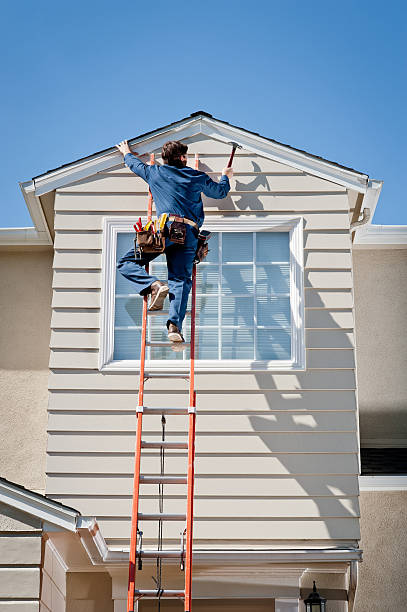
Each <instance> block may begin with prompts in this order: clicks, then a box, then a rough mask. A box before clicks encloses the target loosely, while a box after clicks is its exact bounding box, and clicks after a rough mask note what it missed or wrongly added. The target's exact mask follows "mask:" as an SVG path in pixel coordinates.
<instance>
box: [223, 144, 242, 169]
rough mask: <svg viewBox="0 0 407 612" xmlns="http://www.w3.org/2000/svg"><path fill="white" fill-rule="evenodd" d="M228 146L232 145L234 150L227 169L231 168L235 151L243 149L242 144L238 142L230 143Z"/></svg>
mask: <svg viewBox="0 0 407 612" xmlns="http://www.w3.org/2000/svg"><path fill="white" fill-rule="evenodd" d="M228 144H230V145H232V147H233V148H232V153H231V154H230V157H229V161H228V165H227V166H226V168H231V166H232V162H233V158H234V156H235V151H236V149H241V148H242V146H241V145H240V144H237V142H229V143H228Z"/></svg>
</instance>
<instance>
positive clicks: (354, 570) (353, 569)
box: [348, 561, 359, 612]
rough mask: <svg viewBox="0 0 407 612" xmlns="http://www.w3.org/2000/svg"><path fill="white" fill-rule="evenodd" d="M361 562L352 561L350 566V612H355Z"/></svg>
mask: <svg viewBox="0 0 407 612" xmlns="http://www.w3.org/2000/svg"><path fill="white" fill-rule="evenodd" d="M358 577H359V562H358V561H351V562H350V566H349V587H348V591H349V592H348V612H353V608H354V605H355V600H356V590H357V588H358Z"/></svg>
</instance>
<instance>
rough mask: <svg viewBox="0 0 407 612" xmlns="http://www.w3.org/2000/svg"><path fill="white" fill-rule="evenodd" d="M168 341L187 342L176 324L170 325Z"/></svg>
mask: <svg viewBox="0 0 407 612" xmlns="http://www.w3.org/2000/svg"><path fill="white" fill-rule="evenodd" d="M168 340H170V342H185V340H184V337H183V335H182V334H181V332H180V330H179V329H178V327H177V326H176V325H174V323H169V324H168Z"/></svg>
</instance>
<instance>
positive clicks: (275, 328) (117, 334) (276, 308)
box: [101, 217, 304, 371]
mask: <svg viewBox="0 0 407 612" xmlns="http://www.w3.org/2000/svg"><path fill="white" fill-rule="evenodd" d="M205 227H207V228H208V229H210V230H211V231H212V232H213V234H212V237H211V240H210V242H209V246H210V253H209V256H208V257H207V259H206V260H205V262H203V263H201V264H199V265H198V266H197V318H196V324H197V336H196V340H197V350H196V356H197V359H198V361H197V370H201V371H202V370H206V371H211V370H214V369H219V370H230V371H233V370H248V369H258V370H259V369H260V370H270V369H271V370H273V369H279V370H281V369H303V367H304V340H303V335H304V331H303V303H302V302H303V281H302V220H301V219H300V218H295V219H293V218H285V217H284V218H283V217H279V218H276V217H274V218H266V219H253V218H251V219H244V218H236V219H230V220H229V219H226V220H225V219H211V218H210V217H209V219H207V222H206V224H205ZM133 240H134V231H133V229H132V220H130V219H112V218H107V219H105V241H104V283H103V299H102V302H103V306H104V307H103V315H102V333H103V338H102V350H101V367H102V369H111V370H128V369H137V367H138V359H139V351H140V339H141V322H142V298H141V297H140V296H139V295H137V294H134V292H133V285H132V283H131V282H130V281H128V280H127V279H125V278H124V277H123V276H122V275H121V274H120V273H119V272H117V271H116V261H117V259H118V258H119V257H120V256H121V255H122V254H123V253H125V252H126V251H127V250H128V249H129V248H131V247H132V244H133ZM150 269H151V272H152V273H153V274H154V275H155V276H157V277H158V278H160V279H162V280H165V279H166V263H165V256H160V257H158V258H157V259H156V260H154V261H153V262H152V263H151V264H150ZM188 319H189V317H187V318H186V319H185V323H184V335H185V338H186V340H187V341H188V340H189V320H188ZM166 320H167V317H166V316H165V315H160V314H159V313H157V314H156V315H154V316H150V317H149V326H148V327H149V329H148V340H149V341H154V342H166V341H167V337H166V327H165V323H166ZM146 359H147V361H148V363H147V367H148V368H149V369H150V370H151V371H152V370H154V369H155V368H156V369H160V368H162V367H163V365H164V362H165V367H166V368H170V369H173V370H174V371H176V370H177V369H181V368H185V364H184V365H183V362H184V360H186V359H189V348H188V347H187V348H186V349H185V351H183V352H180V353H178V352H173V351H172V350H171V348H170V347H166V346H153V347H147V349H146Z"/></svg>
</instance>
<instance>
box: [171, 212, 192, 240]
mask: <svg viewBox="0 0 407 612" xmlns="http://www.w3.org/2000/svg"><path fill="white" fill-rule="evenodd" d="M168 221H172V223H171V225H170V228H169V239H170V240H171V242H175V243H176V244H185V238H186V235H187V228H186V225H190V226H191V227H194V228H195V229H198V225H197V224H196V223H195V221H191V219H187V218H186V217H178V216H177V215H170V216H169V217H168Z"/></svg>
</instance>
